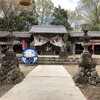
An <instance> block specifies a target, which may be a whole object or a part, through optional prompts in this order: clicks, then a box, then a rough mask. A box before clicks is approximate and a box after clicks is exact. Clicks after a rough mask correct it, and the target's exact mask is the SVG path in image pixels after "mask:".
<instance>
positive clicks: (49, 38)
mask: <svg viewBox="0 0 100 100" xmlns="http://www.w3.org/2000/svg"><path fill="white" fill-rule="evenodd" d="M12 33H13V35H14V36H15V37H16V38H15V40H14V46H13V49H14V52H16V53H22V51H23V50H24V49H25V48H27V47H30V46H31V47H34V48H35V49H36V50H37V52H38V54H39V55H40V54H42V55H59V53H60V50H61V47H62V46H63V44H64V41H63V36H64V34H66V33H67V31H66V29H65V27H64V26H38V25H34V26H32V28H31V29H30V31H29V32H15V31H13V32H12ZM9 34H10V32H6V31H0V46H1V51H2V52H3V53H5V52H6V47H7V39H6V35H9Z"/></svg>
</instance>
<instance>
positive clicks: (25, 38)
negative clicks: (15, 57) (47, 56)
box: [0, 31, 32, 53]
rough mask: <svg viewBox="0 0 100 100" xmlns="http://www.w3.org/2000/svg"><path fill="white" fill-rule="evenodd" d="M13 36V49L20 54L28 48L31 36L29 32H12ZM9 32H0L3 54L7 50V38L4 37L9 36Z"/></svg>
mask: <svg viewBox="0 0 100 100" xmlns="http://www.w3.org/2000/svg"><path fill="white" fill-rule="evenodd" d="M12 33H13V35H14V36H15V37H16V38H15V40H14V46H13V49H14V51H15V52H16V53H22V51H23V50H24V49H25V48H26V47H28V46H29V43H30V39H31V37H32V34H30V33H29V32H12ZM9 34H10V32H6V31H0V46H1V51H2V52H3V53H5V51H6V50H7V38H6V35H9Z"/></svg>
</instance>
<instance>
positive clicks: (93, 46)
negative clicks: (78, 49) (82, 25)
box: [92, 40, 94, 50]
mask: <svg viewBox="0 0 100 100" xmlns="http://www.w3.org/2000/svg"><path fill="white" fill-rule="evenodd" d="M92 50H94V40H93V41H92Z"/></svg>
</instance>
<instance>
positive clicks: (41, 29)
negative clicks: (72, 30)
mask: <svg viewBox="0 0 100 100" xmlns="http://www.w3.org/2000/svg"><path fill="white" fill-rule="evenodd" d="M30 32H31V33H57V34H65V33H67V31H66V28H65V27H64V26H54V25H52V26H39V25H34V26H32V28H31V30H30Z"/></svg>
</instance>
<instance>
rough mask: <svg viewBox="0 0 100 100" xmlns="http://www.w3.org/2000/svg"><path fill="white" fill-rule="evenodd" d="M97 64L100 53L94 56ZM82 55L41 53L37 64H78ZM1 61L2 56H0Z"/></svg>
mask: <svg viewBox="0 0 100 100" xmlns="http://www.w3.org/2000/svg"><path fill="white" fill-rule="evenodd" d="M92 57H93V59H94V61H96V63H97V65H100V55H93V56H92ZM17 58H18V60H19V63H23V61H22V58H21V54H19V55H17ZM79 60H80V55H68V56H67V57H59V55H39V57H38V60H37V61H36V63H35V65H77V64H78V62H79ZM0 61H1V58H0Z"/></svg>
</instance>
